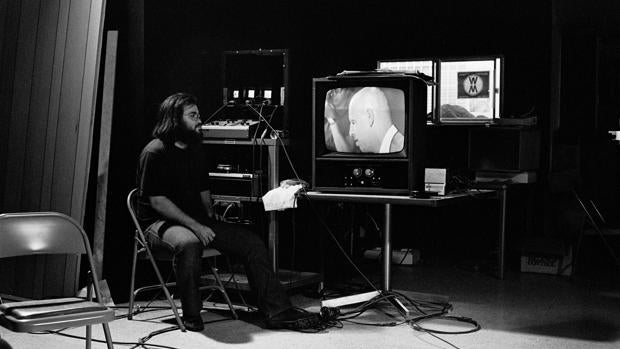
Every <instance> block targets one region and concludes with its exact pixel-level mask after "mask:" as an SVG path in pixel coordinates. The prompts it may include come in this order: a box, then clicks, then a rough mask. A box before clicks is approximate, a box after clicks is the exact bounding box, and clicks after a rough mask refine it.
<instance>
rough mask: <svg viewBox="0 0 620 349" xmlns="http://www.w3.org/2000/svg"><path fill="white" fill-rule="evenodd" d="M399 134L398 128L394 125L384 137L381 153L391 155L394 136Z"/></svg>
mask: <svg viewBox="0 0 620 349" xmlns="http://www.w3.org/2000/svg"><path fill="white" fill-rule="evenodd" d="M396 132H398V130H397V129H396V126H394V125H392V126H390V128H388V130H387V132H386V133H385V135H384V136H383V140H382V141H381V147H380V148H379V153H389V152H390V145H392V139H393V138H394V135H395V134H396Z"/></svg>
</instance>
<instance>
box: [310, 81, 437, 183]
mask: <svg viewBox="0 0 620 349" xmlns="http://www.w3.org/2000/svg"><path fill="white" fill-rule="evenodd" d="M354 86H378V87H395V88H403V89H404V93H405V127H404V131H405V134H404V136H405V143H404V145H403V150H402V151H401V152H398V153H389V154H369V153H348V152H347V153H344V152H337V151H329V150H328V149H327V147H326V145H325V133H324V112H325V110H324V107H325V94H326V93H327V91H329V90H330V89H332V88H337V87H354ZM426 86H427V83H426V82H425V81H424V80H423V79H421V78H419V77H414V76H412V75H409V74H369V75H364V74H356V75H353V76H342V75H336V76H328V77H324V78H314V79H313V81H312V101H313V105H312V183H311V185H312V188H313V190H316V191H324V192H339V193H368V194H389V195H396V194H398V195H411V194H412V193H414V192H421V191H423V190H424V158H425V153H426V151H425V143H426V142H425V136H424V135H425V128H426V98H427V89H426ZM416 101H423V102H421V103H420V102H416ZM357 166H360V167H362V168H373V169H378V170H380V171H378V174H382V175H386V176H387V178H385V179H384V184H383V185H382V186H376V187H375V186H355V185H353V186H345V182H346V181H345V178H344V176H345V175H346V173H347V171H348V169H350V168H353V167H357ZM392 179H394V180H395V182H389V181H391V180H392Z"/></svg>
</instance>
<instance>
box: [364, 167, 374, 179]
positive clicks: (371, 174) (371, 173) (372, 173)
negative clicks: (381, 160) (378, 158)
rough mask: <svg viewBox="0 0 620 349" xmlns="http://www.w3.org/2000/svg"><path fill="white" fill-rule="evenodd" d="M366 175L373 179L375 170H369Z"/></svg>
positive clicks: (365, 171) (366, 170)
mask: <svg viewBox="0 0 620 349" xmlns="http://www.w3.org/2000/svg"><path fill="white" fill-rule="evenodd" d="M364 175H365V176H366V177H368V178H372V177H374V176H375V170H374V169H373V168H367V169H365V170H364Z"/></svg>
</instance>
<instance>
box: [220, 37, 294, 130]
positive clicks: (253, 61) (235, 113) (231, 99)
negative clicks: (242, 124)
mask: <svg viewBox="0 0 620 349" xmlns="http://www.w3.org/2000/svg"><path fill="white" fill-rule="evenodd" d="M288 82H289V55H288V50H287V49H258V50H234V51H224V52H223V53H222V86H223V88H222V102H223V105H226V106H227V107H226V108H224V109H223V110H222V115H221V116H220V119H253V120H259V117H258V115H256V112H260V113H261V114H262V115H263V116H264V117H265V118H266V119H267V120H268V121H269V123H270V124H271V125H272V126H273V128H275V129H280V130H287V129H288V98H289V96H288V95H289V88H288ZM251 108H253V109H254V110H252V109H251ZM259 136H260V133H259Z"/></svg>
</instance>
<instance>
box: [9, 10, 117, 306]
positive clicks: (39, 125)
mask: <svg viewBox="0 0 620 349" xmlns="http://www.w3.org/2000/svg"><path fill="white" fill-rule="evenodd" d="M104 7H105V1H104V0H88V1H70V0H22V1H15V2H10V1H9V2H8V3H6V2H5V1H2V2H0V9H2V10H6V12H5V13H3V14H2V15H0V26H2V29H4V30H3V31H2V35H1V36H0V40H1V41H0V43H1V46H0V47H2V50H1V51H0V59H2V63H4V64H3V65H2V66H3V67H2V68H0V69H1V70H0V72H2V74H3V75H2V82H0V83H1V84H2V85H0V86H1V87H2V94H1V98H0V107H4V106H6V107H7V108H2V110H8V113H7V114H4V115H3V116H2V120H0V121H2V122H3V124H4V125H6V128H4V129H5V131H2V132H3V133H2V134H0V136H3V135H6V136H7V137H0V142H1V143H2V144H1V145H0V163H3V164H6V165H4V167H3V168H2V169H3V170H4V171H2V172H3V173H4V175H3V177H0V180H1V181H0V187H1V188H2V189H0V190H2V191H0V194H3V195H2V196H1V199H0V208H1V211H0V212H16V211H48V210H51V211H58V212H62V213H65V214H68V215H70V216H72V217H73V218H75V219H76V220H78V221H79V222H81V223H83V221H84V214H85V212H84V210H85V205H86V190H87V179H88V170H89V168H90V156H91V154H90V152H91V143H92V133H93V121H94V113H95V99H96V95H97V94H96V88H97V79H98V74H97V72H98V69H99V55H100V42H101V37H102V26H103V17H104ZM10 49H13V50H14V52H15V53H14V54H13V55H11V54H10V53H9V50H10ZM11 64H13V65H11ZM6 65H8V68H5V67H6ZM7 81H8V82H7ZM78 263H79V261H78V259H76V258H66V257H63V256H49V257H36V258H19V259H13V260H11V261H8V262H5V261H3V263H2V264H3V265H6V266H7V267H8V266H12V267H13V268H14V269H15V272H14V273H9V272H7V273H0V292H3V293H12V294H17V295H20V296H25V297H35V298H39V297H47V296H54V295H61V294H63V295H67V294H71V293H73V292H74V291H75V290H76V287H77V282H76V278H75V276H76V274H77V272H79V268H78V265H79V264H78ZM4 269H5V267H4V266H3V267H2V269H0V271H3V270H4ZM25 273H28V274H32V275H34V276H35V280H34V282H31V281H27V278H20V277H19V276H20V275H23V274H25Z"/></svg>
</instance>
